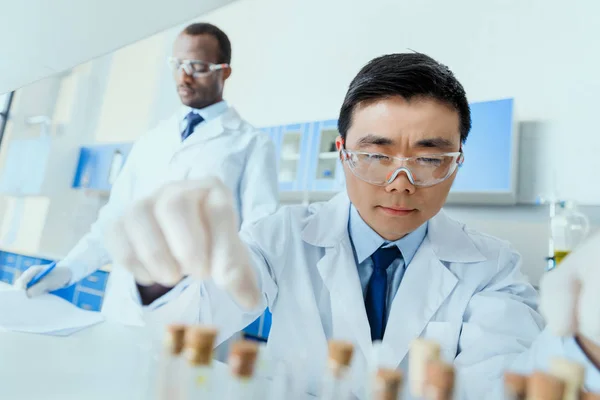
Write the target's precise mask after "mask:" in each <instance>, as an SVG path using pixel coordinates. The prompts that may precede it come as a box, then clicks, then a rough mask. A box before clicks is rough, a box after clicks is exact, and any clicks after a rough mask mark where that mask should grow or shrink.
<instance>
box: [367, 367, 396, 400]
mask: <svg viewBox="0 0 600 400" xmlns="http://www.w3.org/2000/svg"><path fill="white" fill-rule="evenodd" d="M401 389H402V372H400V371H397V370H395V369H387V368H380V369H379V370H378V371H377V375H376V376H375V390H374V393H373V397H372V399H373V400H397V399H398V396H399V395H400V390H401Z"/></svg>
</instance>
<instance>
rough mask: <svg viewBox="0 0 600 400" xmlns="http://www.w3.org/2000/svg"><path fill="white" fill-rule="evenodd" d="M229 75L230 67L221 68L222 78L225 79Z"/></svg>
mask: <svg viewBox="0 0 600 400" xmlns="http://www.w3.org/2000/svg"><path fill="white" fill-rule="evenodd" d="M230 76H231V67H227V68H223V80H224V81H226V80H227V79H228V78H229V77H230Z"/></svg>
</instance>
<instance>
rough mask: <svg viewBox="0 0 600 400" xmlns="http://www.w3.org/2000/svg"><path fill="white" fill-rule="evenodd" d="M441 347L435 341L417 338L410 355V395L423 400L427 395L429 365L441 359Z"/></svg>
mask: <svg viewBox="0 0 600 400" xmlns="http://www.w3.org/2000/svg"><path fill="white" fill-rule="evenodd" d="M440 353H441V347H440V345H439V344H438V343H437V342H434V341H433V340H429V339H424V338H417V339H415V340H413V341H412V343H411V345H410V352H409V355H408V379H409V387H410V394H411V395H412V396H413V397H416V398H421V397H423V396H424V395H425V381H426V377H427V364H429V362H431V361H436V360H439V359H440Z"/></svg>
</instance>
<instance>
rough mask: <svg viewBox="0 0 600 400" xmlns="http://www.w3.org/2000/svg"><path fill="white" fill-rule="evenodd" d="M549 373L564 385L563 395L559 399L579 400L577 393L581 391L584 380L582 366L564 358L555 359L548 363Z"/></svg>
mask: <svg viewBox="0 0 600 400" xmlns="http://www.w3.org/2000/svg"><path fill="white" fill-rule="evenodd" d="M549 373H550V374H551V375H552V376H554V377H556V378H558V379H561V380H562V381H563V382H564V384H565V388H564V394H563V396H561V397H560V399H562V400H578V399H579V393H580V392H581V390H582V389H583V382H584V378H585V368H584V367H583V366H582V365H580V364H578V363H576V362H574V361H571V360H567V359H565V358H559V357H557V358H554V359H552V360H551V361H550V368H549Z"/></svg>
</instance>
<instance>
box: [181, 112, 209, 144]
mask: <svg viewBox="0 0 600 400" xmlns="http://www.w3.org/2000/svg"><path fill="white" fill-rule="evenodd" d="M185 120H186V121H187V126H186V127H185V129H184V130H183V132H181V140H182V141H184V140H185V139H186V138H187V137H188V136H190V135H191V134H192V133H193V132H194V129H195V128H196V127H197V126H198V124H199V123H201V122H202V121H204V118H202V116H201V115H200V114H198V113H195V112H193V111H190V112H189V114H188V115H186V116H185Z"/></svg>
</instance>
